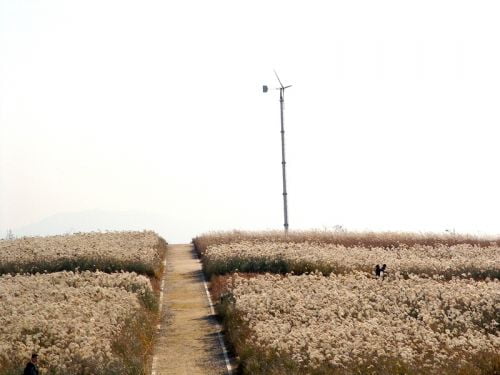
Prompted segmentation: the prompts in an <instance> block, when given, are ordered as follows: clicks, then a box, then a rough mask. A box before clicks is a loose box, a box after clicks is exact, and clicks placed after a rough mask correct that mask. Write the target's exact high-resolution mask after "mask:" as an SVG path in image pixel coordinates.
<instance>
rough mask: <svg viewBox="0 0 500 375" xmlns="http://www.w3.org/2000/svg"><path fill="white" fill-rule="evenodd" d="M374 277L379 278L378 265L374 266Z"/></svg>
mask: <svg viewBox="0 0 500 375" xmlns="http://www.w3.org/2000/svg"><path fill="white" fill-rule="evenodd" d="M375 277H377V278H378V277H380V266H379V265H378V264H377V265H376V266H375Z"/></svg>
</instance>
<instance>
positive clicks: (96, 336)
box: [0, 271, 153, 374]
mask: <svg viewBox="0 0 500 375" xmlns="http://www.w3.org/2000/svg"><path fill="white" fill-rule="evenodd" d="M152 294H153V291H152V288H151V283H150V282H149V280H148V278H147V277H145V276H139V275H136V274H134V273H114V274H106V273H102V272H89V271H87V272H83V273H74V272H57V273H51V274H37V275H30V276H27V275H16V276H10V275H4V276H0V302H1V303H0V364H2V363H3V364H4V366H7V364H8V365H9V366H10V367H19V368H20V367H21V366H22V364H23V362H26V359H27V358H29V357H30V355H31V353H32V352H38V354H39V355H40V358H41V361H42V362H41V363H42V364H45V366H42V367H44V368H42V370H43V371H44V373H47V372H49V371H57V372H59V373H64V374H83V373H93V374H103V373H110V372H112V371H114V370H121V371H123V368H122V367H123V363H122V362H121V359H120V358H119V357H118V356H117V354H116V350H115V351H114V350H113V349H116V347H115V348H113V346H117V345H119V336H120V333H121V330H122V329H123V328H124V326H125V324H126V322H127V321H128V320H130V319H131V318H133V317H134V316H135V315H137V314H138V315H143V314H144V313H143V311H142V306H141V301H146V300H147V299H148V298H151V296H152Z"/></svg>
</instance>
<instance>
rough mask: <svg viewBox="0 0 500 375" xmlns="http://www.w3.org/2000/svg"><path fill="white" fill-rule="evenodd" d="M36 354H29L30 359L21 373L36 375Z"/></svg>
mask: <svg viewBox="0 0 500 375" xmlns="http://www.w3.org/2000/svg"><path fill="white" fill-rule="evenodd" d="M37 363H38V354H36V353H33V354H32V355H31V361H29V362H28V363H27V364H26V368H25V369H24V373H23V375H38V366H37Z"/></svg>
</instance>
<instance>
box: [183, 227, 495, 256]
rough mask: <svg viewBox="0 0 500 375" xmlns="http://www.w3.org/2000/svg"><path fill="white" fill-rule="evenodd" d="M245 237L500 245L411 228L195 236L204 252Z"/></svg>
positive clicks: (365, 243) (344, 242) (345, 243)
mask: <svg viewBox="0 0 500 375" xmlns="http://www.w3.org/2000/svg"><path fill="white" fill-rule="evenodd" d="M242 241H258V242H261V241H272V242H295V243H300V242H309V243H321V244H335V245H343V246H347V247H351V246H364V247H397V246H400V245H403V244H404V245H408V246H412V245H427V246H436V245H440V244H442V245H448V246H451V245H458V244H469V245H477V246H481V247H486V246H492V245H497V246H499V245H500V237H478V236H473V235H467V234H439V233H410V232H342V231H322V230H310V231H291V232H289V233H288V235H285V234H284V233H283V231H260V232H252V231H237V230H234V231H228V232H209V233H205V234H202V235H200V236H197V237H195V238H193V244H194V246H195V249H196V251H197V252H198V253H199V254H201V255H203V253H204V252H205V251H206V249H207V247H208V246H211V245H220V244H227V243H232V242H242Z"/></svg>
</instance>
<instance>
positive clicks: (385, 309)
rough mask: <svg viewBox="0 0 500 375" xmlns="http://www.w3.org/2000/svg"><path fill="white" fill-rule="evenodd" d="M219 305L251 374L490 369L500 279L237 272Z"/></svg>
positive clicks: (499, 347) (499, 345)
mask: <svg viewBox="0 0 500 375" xmlns="http://www.w3.org/2000/svg"><path fill="white" fill-rule="evenodd" d="M223 300H224V301H225V303H223V304H222V307H221V308H222V309H225V311H224V312H223V313H224V315H225V316H226V318H227V317H230V319H231V321H230V322H229V328H230V330H231V332H230V333H229V334H230V337H231V339H232V342H233V344H234V345H235V348H236V350H237V351H238V352H239V353H240V355H241V357H242V360H243V361H244V366H245V373H250V374H281V373H287V374H290V373H294V374H306V373H314V374H358V373H359V374H371V373H374V374H393V373H394V374H452V373H462V374H483V373H490V374H493V373H494V372H493V371H495V370H494V366H495V365H496V366H497V367H496V369H497V370H498V365H500V336H499V317H500V283H499V281H498V280H494V281H474V280H471V279H454V280H452V281H443V280H441V279H440V278H439V277H435V278H419V277H417V276H412V277H410V278H408V279H403V278H401V277H398V276H397V275H394V276H392V277H389V278H388V279H385V280H383V281H382V280H376V279H373V278H371V277H369V275H367V274H365V273H362V272H353V273H351V274H347V275H335V274H331V275H330V276H328V277H325V276H323V275H321V274H319V273H316V274H308V275H305V274H304V275H300V276H293V275H288V276H282V275H272V274H267V275H260V276H257V277H254V278H250V279H248V278H243V277H240V276H236V277H234V278H233V279H232V281H231V282H230V283H229V294H227V295H226V296H225V297H224V298H223Z"/></svg>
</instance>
